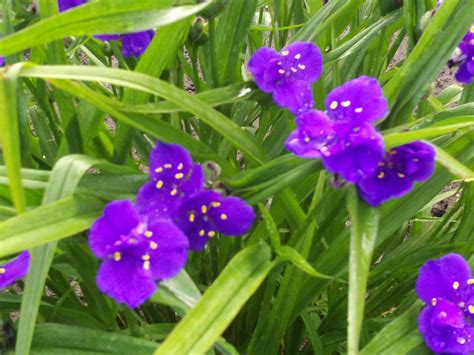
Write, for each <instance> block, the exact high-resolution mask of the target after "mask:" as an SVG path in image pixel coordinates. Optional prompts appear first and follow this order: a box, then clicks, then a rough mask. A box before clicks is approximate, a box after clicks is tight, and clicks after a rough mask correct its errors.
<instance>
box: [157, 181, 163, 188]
mask: <svg viewBox="0 0 474 355" xmlns="http://www.w3.org/2000/svg"><path fill="white" fill-rule="evenodd" d="M162 187H163V181H161V180H158V182H157V183H156V188H157V189H161V188H162Z"/></svg>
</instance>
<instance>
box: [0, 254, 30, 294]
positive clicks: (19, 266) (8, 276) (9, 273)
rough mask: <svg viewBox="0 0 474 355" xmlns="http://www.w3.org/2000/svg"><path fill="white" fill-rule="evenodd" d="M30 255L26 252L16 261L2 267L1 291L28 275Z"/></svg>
mask: <svg viewBox="0 0 474 355" xmlns="http://www.w3.org/2000/svg"><path fill="white" fill-rule="evenodd" d="M29 264H30V253H29V252H28V251H27V250H25V251H23V252H21V253H20V254H19V255H18V256H17V257H16V258H15V259H13V260H11V261H9V262H8V263H6V264H4V265H0V289H2V288H5V287H8V286H10V285H12V284H14V283H15V282H16V281H18V280H19V279H21V278H22V277H24V276H25V275H26V274H27V273H28V267H29Z"/></svg>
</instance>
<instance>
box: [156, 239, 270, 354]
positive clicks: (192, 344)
mask: <svg viewBox="0 0 474 355" xmlns="http://www.w3.org/2000/svg"><path fill="white" fill-rule="evenodd" d="M273 265H274V264H273V263H271V262H270V248H269V247H268V246H267V245H266V244H255V245H252V246H251V247H248V248H246V249H244V250H242V251H241V252H239V253H238V254H237V255H236V256H235V257H234V258H233V259H232V260H231V261H230V262H229V264H228V265H227V267H226V268H225V269H224V270H223V271H222V273H221V274H220V275H219V277H218V278H217V279H216V281H215V282H214V283H213V284H212V286H211V287H209V288H208V289H207V291H206V292H205V293H204V295H203V296H202V298H201V299H200V300H199V301H198V303H197V304H196V305H195V307H194V308H193V309H191V310H190V311H189V312H188V314H186V316H185V317H184V318H183V319H182V320H181V321H180V323H179V324H178V325H177V326H176V328H175V329H174V330H173V332H172V333H171V334H170V335H169V337H168V338H167V339H166V340H165V341H164V342H163V344H162V345H161V346H160V347H159V348H158V350H157V351H156V353H155V354H157V355H159V354H188V353H204V352H206V351H207V350H208V349H209V348H211V347H212V345H213V344H214V343H215V342H216V340H217V339H218V338H219V336H220V335H221V334H222V332H224V330H225V329H226V328H227V326H228V325H229V324H230V322H231V321H232V320H233V319H234V317H235V316H236V315H237V313H238V312H239V311H240V309H241V308H242V307H243V305H244V304H245V302H246V301H247V300H248V299H249V298H250V296H252V294H253V293H254V292H255V291H256V289H257V288H258V287H259V285H260V284H261V283H262V282H263V280H264V279H265V277H266V276H267V274H268V273H269V272H270V270H271V269H272V267H273Z"/></svg>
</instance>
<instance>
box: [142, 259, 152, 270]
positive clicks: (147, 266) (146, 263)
mask: <svg viewBox="0 0 474 355" xmlns="http://www.w3.org/2000/svg"><path fill="white" fill-rule="evenodd" d="M143 268H144V269H145V270H150V261H149V260H147V261H145V262H143Z"/></svg>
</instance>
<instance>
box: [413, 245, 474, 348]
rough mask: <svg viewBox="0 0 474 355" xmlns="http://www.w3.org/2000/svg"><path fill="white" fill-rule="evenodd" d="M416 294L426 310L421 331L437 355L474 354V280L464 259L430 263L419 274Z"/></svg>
mask: <svg viewBox="0 0 474 355" xmlns="http://www.w3.org/2000/svg"><path fill="white" fill-rule="evenodd" d="M416 293H417V294H418V297H419V298H421V299H422V300H423V301H424V302H425V303H426V304H427V306H426V307H425V308H424V309H423V310H422V311H421V313H420V316H419V317H418V329H419V330H420V332H421V333H422V334H423V338H424V340H425V342H426V345H427V346H428V347H429V348H430V349H431V350H432V351H433V352H435V353H443V354H472V353H473V352H474V278H473V277H472V272H471V270H470V268H469V265H468V263H467V262H466V261H465V260H464V258H463V257H462V256H461V255H458V254H448V255H446V256H443V257H442V258H440V259H437V260H429V261H427V262H426V263H425V264H424V265H423V267H422V268H421V270H420V274H419V276H418V280H417V282H416Z"/></svg>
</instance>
